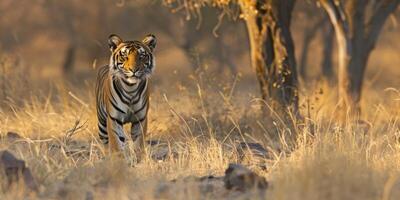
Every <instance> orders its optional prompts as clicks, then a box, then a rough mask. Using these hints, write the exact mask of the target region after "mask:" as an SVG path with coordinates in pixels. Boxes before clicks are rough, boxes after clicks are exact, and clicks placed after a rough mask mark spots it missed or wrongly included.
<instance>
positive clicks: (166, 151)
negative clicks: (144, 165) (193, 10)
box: [147, 140, 177, 162]
mask: <svg viewBox="0 0 400 200" xmlns="http://www.w3.org/2000/svg"><path fill="white" fill-rule="evenodd" d="M147 144H148V145H149V146H150V151H149V152H150V157H151V158H152V159H153V160H155V161H160V162H162V161H164V160H166V159H168V158H170V157H176V156H177V153H176V152H175V151H173V150H172V149H171V148H170V146H169V145H168V144H167V143H165V142H162V141H159V140H150V141H147Z"/></svg>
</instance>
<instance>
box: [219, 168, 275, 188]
mask: <svg viewBox="0 0 400 200" xmlns="http://www.w3.org/2000/svg"><path fill="white" fill-rule="evenodd" d="M224 184H225V187H226V189H228V190H239V191H246V190H249V189H254V188H257V189H267V187H268V182H267V181H266V180H265V178H264V177H261V176H259V175H257V174H256V173H254V172H252V171H251V170H249V169H247V168H246V167H244V166H242V165H240V164H229V167H228V169H226V171H225V177H224Z"/></svg>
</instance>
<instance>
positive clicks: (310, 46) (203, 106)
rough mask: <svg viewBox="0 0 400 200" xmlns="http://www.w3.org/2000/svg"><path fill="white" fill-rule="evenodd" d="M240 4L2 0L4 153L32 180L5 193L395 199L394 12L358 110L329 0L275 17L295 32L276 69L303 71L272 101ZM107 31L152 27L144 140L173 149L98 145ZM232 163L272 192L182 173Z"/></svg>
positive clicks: (399, 166) (399, 191) (398, 126)
mask: <svg viewBox="0 0 400 200" xmlns="http://www.w3.org/2000/svg"><path fill="white" fill-rule="evenodd" d="M238 2H239V3H240V1H186V0H182V1H178V0H177V1H145V0H143V1H142V0H121V1H108V0H87V1H85V2H82V1H78V0H71V1H53V0H35V1H32V0H29V1H28V0H20V1H13V0H2V1H0V13H1V14H2V17H1V18H0V88H1V89H0V135H1V139H0V149H1V150H9V151H10V152H12V153H13V154H14V155H15V156H16V157H18V158H20V159H23V160H25V161H26V165H27V167H28V168H29V169H31V171H32V174H33V176H34V178H35V179H36V181H37V183H38V188H39V189H38V192H34V193H32V192H29V190H28V189H27V188H26V187H25V186H24V185H16V186H15V187H13V188H9V187H6V186H5V185H6V184H5V182H6V180H5V178H4V177H5V176H0V183H1V185H0V199H20V198H23V197H27V198H32V199H34V198H39V199H60V198H65V199H91V198H92V199H93V198H94V199H104V198H105V199H160V198H165V199H187V198H193V199H215V198H247V199H255V198H260V199H264V198H265V199H398V197H399V196H400V178H399V177H400V153H399V152H400V143H399V142H400V138H399V137H400V122H399V120H400V119H399V116H400V101H399V99H400V79H399V77H400V70H399V67H398V66H399V65H400V57H399V56H398V55H399V51H400V42H399V33H400V30H399V26H398V20H399V19H400V16H399V15H400V12H399V10H398V8H397V10H396V9H395V10H394V11H393V12H391V14H389V15H388V16H387V18H386V20H384V21H383V22H382V24H381V25H382V27H381V31H380V34H379V37H377V41H376V44H375V45H374V46H375V48H374V50H373V51H371V53H370V56H369V59H368V62H367V64H366V68H365V72H364V74H365V75H364V76H361V78H362V93H360V95H361V98H360V102H357V101H353V100H351V101H350V100H346V101H348V102H352V103H350V104H353V103H354V102H356V104H359V106H358V105H357V107H359V108H360V110H362V112H359V111H355V112H354V111H353V110H351V109H345V106H344V105H342V104H341V101H340V100H341V99H343V98H344V97H343V95H339V94H340V93H339V92H338V85H340V81H337V80H338V78H337V77H338V69H339V68H338V67H337V66H338V65H339V64H341V63H340V62H339V61H340V55H338V53H337V52H340V51H337V50H338V49H340V48H341V46H338V45H337V41H336V36H337V32H335V29H333V28H332V23H330V22H331V21H332V17H335V16H328V15H327V14H326V10H327V8H328V7H326V5H325V7H324V6H322V7H321V6H318V5H319V4H320V5H324V3H329V2H330V1H321V2H320V3H318V2H315V1H308V2H307V1H297V2H296V4H294V3H293V2H292V3H293V5H294V7H293V10H292V11H291V12H290V14H291V16H286V17H289V19H290V23H287V24H286V25H285V24H283V25H282V24H281V26H283V29H287V30H290V32H291V38H292V40H293V48H292V49H291V50H290V51H293V52H292V53H293V58H290V59H292V60H291V61H288V63H295V65H286V64H283V65H282V66H283V67H289V68H290V69H291V70H295V71H298V72H299V73H295V74H291V75H290V76H291V77H292V78H294V80H295V81H294V82H292V83H291V84H294V86H295V87H296V90H293V91H292V93H293V95H291V97H290V100H289V101H286V100H287V99H286V100H285V97H284V96H280V95H278V96H275V97H279V98H275V97H274V96H272V101H271V98H270V97H271V95H270V94H271V93H270V91H272V90H274V89H271V88H272V87H269V86H268V87H269V89H261V90H260V88H263V87H264V86H265V85H263V84H267V85H268V84H271V83H272V82H268V81H267V82H262V79H264V78H265V79H268V78H270V76H266V77H261V78H260V76H257V75H256V74H260V73H262V72H260V70H259V69H263V68H260V67H259V66H256V65H255V64H254V63H255V62H254V51H255V50H254V46H253V47H251V44H250V43H251V40H250V39H249V35H251V33H249V29H248V28H249V24H248V23H250V22H248V21H246V20H248V19H249V18H245V17H243V16H241V14H240V12H239V10H240V6H241V5H240V4H238ZM242 2H245V3H246V2H247V3H252V2H253V1H242ZM271 2H274V1H268V2H267V1H266V2H265V3H271ZM282 2H286V1H282ZM287 2H291V1H287ZM349 2H350V1H349ZM354 2H356V1H354ZM371 2H372V3H376V2H378V3H379V1H371ZM382 2H386V1H382ZM388 2H389V1H388ZM394 2H395V1H394ZM396 2H398V1H396ZM185 3H186V4H185ZM196 3H197V4H196ZM218 3H219V4H218ZM335 5H337V4H335ZM384 5H386V4H384ZM275 6H276V5H275ZM228 8H229V9H228ZM272 8H273V9H272V11H271V12H276V9H275V7H272ZM280 8H281V7H280ZM346 8H347V10H346V12H347V15H350V14H348V13H349V12H350V11H349V9H348V8H349V7H346ZM368 8H371V7H368ZM372 8H373V7H372ZM242 9H243V8H242ZM262 9H264V8H262ZM283 11H285V10H283ZM372 11H373V9H372ZM372 11H371V10H367V12H366V13H367V14H366V16H371V14H370V13H371V12H372ZM242 14H243V13H242ZM256 17H257V16H256ZM347 19H348V18H347ZM266 20H267V21H268V18H266ZM347 23H354V22H347ZM344 24H345V22H344ZM268 26H270V25H268ZM352 30H353V29H352ZM368 31H370V29H368ZM111 33H117V34H119V35H121V36H122V37H123V38H127V39H140V38H142V37H143V36H144V35H146V34H147V33H153V34H155V35H156V36H157V38H158V41H159V42H158V45H157V49H156V51H155V54H156V58H157V68H156V70H155V73H154V76H153V77H152V96H151V108H150V113H149V116H150V124H149V131H150V134H151V135H150V138H149V139H152V140H162V141H165V142H167V143H168V149H170V150H171V151H173V152H175V153H174V155H175V156H174V157H170V158H168V159H166V160H164V161H162V162H158V161H154V160H153V159H152V155H151V154H149V155H148V159H146V160H145V161H143V162H140V163H136V162H135V159H134V157H132V159H131V160H130V161H128V163H126V162H125V161H122V160H119V159H114V158H109V157H108V156H107V155H106V153H105V150H104V148H103V146H102V145H101V144H100V143H99V140H98V138H97V128H96V127H97V126H96V115H95V107H94V82H95V78H96V70H97V68H98V67H100V66H102V65H105V64H107V62H108V56H109V50H108V47H107V43H106V40H107V37H108V35H109V34H111ZM347 34H349V35H351V37H354V36H355V35H356V34H355V33H347ZM360 37H361V36H360ZM275 38H276V37H275ZM356 38H357V37H356ZM249 41H250V42H249ZM268 41H269V40H263V42H265V43H266V44H265V45H270V44H271V43H268ZM257 44H259V43H257ZM352 44H355V42H353V43H352ZM286 47H287V46H285V48H286ZM338 47H339V48H338ZM266 48H267V47H266ZM252 52H253V53H252ZM266 52H268V51H266ZM268 55H269V54H262V56H266V57H267V59H270V58H268ZM283 57H285V56H283ZM281 58H282V57H277V58H275V59H276V60H278V61H281ZM285 59H286V58H285ZM278 61H274V62H273V63H276V62H278ZM342 64H343V63H342ZM276 66H278V65H275V64H268V63H267V64H265V65H264V64H263V65H261V67H264V68H265V69H273V68H274V67H276ZM357 66H359V65H357ZM268 67H269V68H268ZM267 71H268V70H267ZM296 74H297V75H296ZM264 75H265V74H264ZM355 75H356V76H357V75H359V73H355ZM276 77H279V78H282V77H285V76H276ZM342 77H343V76H342ZM350 79H351V77H350ZM339 80H340V79H339ZM281 83H282V82H281ZM260 86H261V87H260ZM278 88H279V87H278ZM280 88H281V89H282V88H283V89H285V87H280ZM260 91H261V92H260ZM279 91H280V90H279ZM284 94H287V93H284ZM293 96H295V97H296V100H295V101H293V100H292V97H293ZM281 98H283V100H284V101H281V100H282V99H281ZM297 98H298V99H297ZM276 100H278V101H276ZM274 101H275V102H276V103H277V104H283V108H282V107H276V106H274V105H275V104H274ZM282 102H284V103H282ZM293 102H295V104H296V106H295V107H298V108H296V109H293V107H291V106H292V105H293ZM288 105H289V107H290V109H287V107H286V106H288ZM357 109H358V108H357ZM347 111H349V112H347ZM350 111H351V112H350ZM282 113H283V114H282ZM9 132H15V133H18V135H20V136H21V138H17V139H13V138H10V137H8V136H7V135H9V134H8V133H9ZM243 141H245V142H257V143H260V144H262V145H263V146H264V147H265V149H267V150H268V152H269V155H270V156H269V157H268V159H265V160H262V162H263V163H266V164H265V165H266V168H265V167H260V161H259V160H258V159H256V158H254V157H250V159H249V160H247V161H243V160H241V159H240V155H239V152H237V151H235V150H234V149H235V148H234V147H235V146H236V145H237V144H238V143H239V142H243ZM150 151H151V150H150ZM233 162H241V163H243V164H245V165H246V166H248V167H249V168H251V169H252V170H254V171H256V172H257V173H258V174H260V175H262V176H264V177H266V178H267V180H268V182H269V183H270V187H269V188H268V190H267V192H266V193H263V194H258V193H252V192H246V193H240V192H239V193H230V192H227V191H226V190H214V191H212V192H204V190H203V189H202V187H199V186H198V185H196V182H193V181H190V180H188V179H187V177H191V176H196V177H202V176H208V175H214V176H219V175H222V174H223V173H224V170H225V169H226V168H227V166H228V163H233ZM263 166H264V164H263ZM171 180H176V181H175V182H174V184H171ZM165 188H167V189H165Z"/></svg>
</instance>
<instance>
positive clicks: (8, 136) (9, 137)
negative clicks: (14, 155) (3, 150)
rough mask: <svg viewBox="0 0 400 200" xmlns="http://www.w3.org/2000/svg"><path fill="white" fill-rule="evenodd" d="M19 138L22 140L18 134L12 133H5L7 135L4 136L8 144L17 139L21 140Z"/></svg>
mask: <svg viewBox="0 0 400 200" xmlns="http://www.w3.org/2000/svg"><path fill="white" fill-rule="evenodd" d="M21 138H22V137H21V136H20V135H19V134H18V133H16V132H12V131H9V132H7V134H6V136H5V139H6V140H7V141H8V142H14V141H16V140H18V139H21Z"/></svg>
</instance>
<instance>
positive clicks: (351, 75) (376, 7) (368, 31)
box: [319, 0, 400, 115]
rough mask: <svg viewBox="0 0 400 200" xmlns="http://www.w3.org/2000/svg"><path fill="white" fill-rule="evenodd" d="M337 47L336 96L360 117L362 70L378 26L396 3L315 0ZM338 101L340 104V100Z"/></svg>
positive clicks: (376, 37) (351, 111)
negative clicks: (317, 0)
mask: <svg viewBox="0 0 400 200" xmlns="http://www.w3.org/2000/svg"><path fill="white" fill-rule="evenodd" d="M319 2H320V3H321V5H322V7H323V8H324V9H325V11H326V12H327V14H328V16H329V18H330V21H331V22H332V25H333V27H334V30H335V33H336V40H337V44H338V59H339V60H338V63H339V67H338V82H339V97H340V98H341V99H342V100H343V102H344V107H345V109H346V112H350V113H351V114H357V115H358V114H360V112H361V108H360V99H361V91H362V83H363V77H364V72H365V68H366V66H367V62H368V58H369V56H370V54H371V51H372V50H373V49H374V47H375V44H376V42H377V40H378V36H379V34H380V31H381V30H382V27H383V25H384V23H385V21H386V19H387V18H388V17H389V15H390V14H391V13H393V12H394V11H395V10H396V8H397V6H398V5H399V2H400V0H319ZM342 100H341V101H342Z"/></svg>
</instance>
